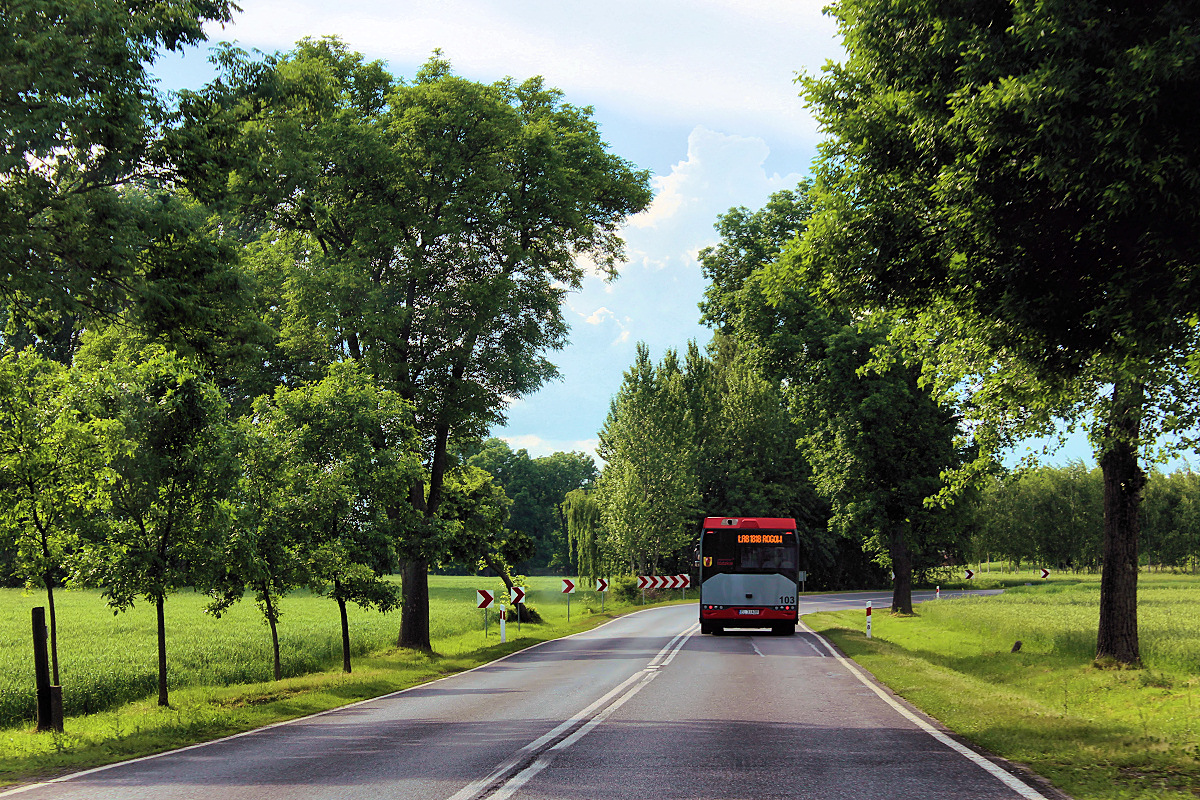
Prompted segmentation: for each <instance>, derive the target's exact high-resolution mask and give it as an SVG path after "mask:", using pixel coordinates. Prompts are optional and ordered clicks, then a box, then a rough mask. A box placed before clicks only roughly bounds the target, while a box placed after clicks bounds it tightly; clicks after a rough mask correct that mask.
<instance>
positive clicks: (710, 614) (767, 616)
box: [700, 605, 800, 628]
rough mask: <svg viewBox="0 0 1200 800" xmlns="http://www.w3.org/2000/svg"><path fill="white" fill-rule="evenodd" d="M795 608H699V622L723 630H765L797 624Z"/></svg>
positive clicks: (797, 615) (798, 617) (797, 618)
mask: <svg viewBox="0 0 1200 800" xmlns="http://www.w3.org/2000/svg"><path fill="white" fill-rule="evenodd" d="M799 620H800V616H799V612H798V611H797V609H796V607H795V606H792V607H791V608H771V607H767V606H726V607H725V608H713V609H709V608H705V607H704V606H703V605H701V606H700V621H701V622H712V623H718V624H720V626H721V627H723V628H766V627H769V626H771V625H772V624H774V623H777V622H791V623H793V624H794V623H796V622H799Z"/></svg>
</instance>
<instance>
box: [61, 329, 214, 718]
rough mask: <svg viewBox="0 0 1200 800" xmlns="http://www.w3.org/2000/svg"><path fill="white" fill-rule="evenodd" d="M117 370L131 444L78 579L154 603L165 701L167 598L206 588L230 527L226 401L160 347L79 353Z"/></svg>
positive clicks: (116, 604) (84, 362) (123, 605)
mask: <svg viewBox="0 0 1200 800" xmlns="http://www.w3.org/2000/svg"><path fill="white" fill-rule="evenodd" d="M77 361H79V362H80V365H81V366H82V367H83V368H85V369H87V370H89V371H91V372H93V373H96V374H97V375H101V374H105V373H107V374H110V375H112V376H113V378H114V379H113V380H112V381H111V384H110V385H111V386H112V387H113V391H112V393H111V395H110V397H109V402H111V404H112V406H111V411H110V413H112V414H114V415H115V418H116V419H117V420H118V421H119V422H120V423H121V425H122V426H123V428H124V438H125V440H126V441H127V442H128V446H127V447H125V448H123V449H122V450H121V452H119V453H118V454H117V456H116V458H114V459H113V461H112V462H111V467H112V469H113V472H114V473H115V474H114V478H113V481H112V484H111V487H110V492H109V502H110V506H109V514H108V516H109V524H108V525H106V526H104V527H103V528H102V529H101V530H100V531H98V532H96V534H95V535H94V536H93V538H92V539H91V540H90V541H89V542H87V543H86V544H85V550H86V553H85V557H84V558H82V559H81V562H80V568H81V575H80V577H81V578H82V579H83V581H84V582H86V583H90V584H93V585H99V586H100V587H101V588H102V589H103V592H104V597H105V599H106V600H107V602H108V604H109V605H110V606H111V607H112V608H114V609H116V610H118V611H122V610H126V609H128V608H130V607H132V606H133V604H134V603H135V602H136V601H137V600H138V599H139V598H142V599H145V600H146V601H147V602H149V603H152V604H154V607H155V612H156V614H157V621H158V622H157V630H158V704H159V705H160V706H165V705H168V693H167V632H166V620H165V617H164V607H165V604H166V599H167V596H168V595H169V594H170V593H172V592H174V591H176V590H178V589H180V588H182V587H184V586H194V585H197V584H200V585H203V583H204V581H205V580H206V576H205V572H206V571H207V570H208V569H210V568H211V566H212V565H213V564H214V563H215V562H216V560H217V557H218V556H219V553H220V541H221V538H222V535H223V532H224V530H225V528H226V526H227V524H228V521H229V516H230V511H229V507H228V503H227V499H226V498H227V497H228V494H229V491H230V489H231V487H232V484H233V481H234V478H235V476H236V461H235V457H234V456H235V452H234V447H233V446H232V442H231V436H230V433H231V428H230V424H229V421H228V417H227V413H228V404H227V403H226V402H225V400H224V398H222V397H221V394H220V392H219V391H218V390H217V387H216V386H215V385H213V383H212V382H211V381H208V380H205V378H204V376H203V375H202V374H200V373H199V372H198V371H197V370H196V369H195V367H194V365H193V364H191V363H189V362H187V361H185V360H183V359H181V358H179V357H178V356H176V355H175V354H174V353H172V352H170V351H166V350H163V349H161V348H158V347H154V346H147V347H145V348H144V349H141V350H135V349H133V348H131V347H128V346H123V345H118V344H116V343H115V342H113V341H112V340H111V339H108V340H105V339H104V338H102V337H97V339H96V340H95V341H93V342H92V343H91V346H90V347H89V344H88V343H85V345H84V349H83V350H82V351H81V352H80V355H79V357H78V359H77Z"/></svg>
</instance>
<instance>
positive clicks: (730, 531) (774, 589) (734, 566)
mask: <svg viewBox="0 0 1200 800" xmlns="http://www.w3.org/2000/svg"><path fill="white" fill-rule="evenodd" d="M699 555H700V581H699V582H700V632H701V633H720V632H721V631H723V630H724V629H725V628H771V629H772V630H773V631H774V632H775V633H778V634H783V635H791V634H793V633H795V632H796V623H797V622H798V621H799V611H798V608H799V606H798V599H799V598H798V595H799V591H798V590H799V583H798V580H797V579H798V578H799V571H800V560H799V557H800V548H799V543H798V541H797V539H796V520H794V519H785V518H778V517H708V518H706V519H705V520H704V527H703V528H702V529H701V531H700V553H699Z"/></svg>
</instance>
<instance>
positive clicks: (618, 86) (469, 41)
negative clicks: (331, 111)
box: [211, 0, 840, 140]
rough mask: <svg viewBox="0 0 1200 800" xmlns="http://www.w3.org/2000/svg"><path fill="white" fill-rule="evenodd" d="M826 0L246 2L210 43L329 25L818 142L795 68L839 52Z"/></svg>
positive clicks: (358, 41) (281, 38)
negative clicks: (795, 79) (801, 97)
mask: <svg viewBox="0 0 1200 800" xmlns="http://www.w3.org/2000/svg"><path fill="white" fill-rule="evenodd" d="M825 2H826V0H736V1H735V0H699V1H698V0H655V2H650V3H647V2H645V0H608V1H607V2H604V3H563V2H561V0H508V1H507V2H504V3H496V2H494V0H393V1H392V2H382V0H341V2H338V3H327V2H324V0H257V1H256V2H253V3H245V4H244V9H245V10H244V11H243V13H241V14H238V15H237V16H236V17H235V22H234V24H233V25H232V26H230V27H229V28H228V29H226V30H221V29H219V28H214V29H213V30H212V32H211V33H212V38H213V39H214V40H218V39H230V38H236V39H239V40H241V41H242V42H243V43H244V44H246V45H249V46H254V47H258V48H261V49H265V50H276V49H288V48H290V47H291V46H292V44H293V43H294V42H295V41H296V40H298V39H300V38H302V37H304V36H319V35H325V34H336V35H339V36H341V37H343V38H344V39H345V40H346V41H347V42H348V43H349V44H350V46H351V47H353V48H355V49H356V50H361V51H363V52H365V53H367V54H368V55H369V56H370V57H375V58H384V59H387V60H389V61H391V62H393V64H394V66H393V69H395V70H397V71H399V70H400V68H401V67H402V66H403V67H404V68H405V69H406V70H407V69H408V68H409V67H408V65H413V64H419V63H421V62H423V61H424V60H425V59H426V58H428V56H429V54H430V53H431V52H432V51H433V50H434V48H441V49H442V50H443V51H444V53H445V56H446V57H447V58H449V59H450V60H451V61H452V62H453V63H454V65H455V68H456V70H458V71H459V72H461V73H463V74H466V75H468V76H469V77H475V78H485V79H495V78H499V77H501V76H503V75H512V76H514V77H515V78H517V79H522V78H525V77H529V76H531V75H543V76H545V77H546V79H547V81H548V82H549V83H550V84H551V85H554V86H557V87H559V88H561V89H563V90H564V91H566V92H567V96H568V97H570V98H576V102H579V99H578V98H579V97H582V98H583V100H582V102H586V103H593V104H597V105H606V106H610V107H619V108H625V109H627V110H628V111H629V113H630V114H631V115H632V116H641V117H650V118H656V119H660V120H669V121H672V122H674V123H680V122H683V123H694V122H695V121H697V120H708V121H709V122H710V124H714V125H722V126H723V127H725V128H727V129H729V128H731V127H732V126H734V125H738V124H740V122H739V121H742V120H753V121H755V122H757V123H765V124H767V125H768V126H769V128H770V130H772V131H773V132H774V133H777V134H780V135H788V136H793V137H795V136H801V137H803V138H805V139H808V140H813V139H815V137H816V126H815V123H814V122H813V120H812V118H811V117H810V116H809V115H808V114H807V112H806V111H805V110H804V109H803V107H802V104H801V102H800V100H799V99H798V97H797V88H796V86H795V84H794V83H793V76H794V74H795V72H796V71H797V70H808V71H816V70H817V69H819V68H820V66H821V65H822V64H823V63H824V62H825V61H826V60H827V59H830V58H835V57H837V56H838V54H839V52H840V48H839V47H838V45H837V41H836V25H835V23H834V21H833V20H832V19H830V18H829V17H827V16H824V15H823V14H822V13H821V12H822V7H823V6H824V5H825Z"/></svg>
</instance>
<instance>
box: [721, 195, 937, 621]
mask: <svg viewBox="0 0 1200 800" xmlns="http://www.w3.org/2000/svg"><path fill="white" fill-rule="evenodd" d="M810 193H811V187H810V186H809V185H807V184H801V185H800V186H799V187H798V189H797V191H796V192H780V193H777V194H776V195H774V196H772V198H771V201H770V202H769V203H768V205H767V207H766V208H765V209H764V210H762V211H759V212H755V213H750V212H747V211H746V210H745V209H733V210H731V211H730V212H729V213H728V214H727V215H725V216H724V217H722V219H721V221H720V222H719V223H718V226H717V227H718V229H719V230H720V231H722V233H723V235H724V237H725V238H724V239H723V241H722V242H721V244H719V245H718V246H717V247H713V248H708V249H706V250H705V251H703V252H702V254H701V263H702V264H703V266H704V270H705V275H706V276H707V277H709V279H710V280H711V281H712V283H711V285H710V286H709V288H708V290H707V291H706V299H705V319H706V321H708V322H709V323H710V324H713V325H719V326H721V328H722V330H724V331H725V332H726V334H727V335H729V336H730V337H732V338H733V339H735V340H736V341H738V342H739V343H741V345H742V346H743V347H744V348H745V349H746V350H747V355H748V356H749V357H750V358H751V359H753V363H754V364H755V365H756V366H758V368H759V369H760V370H761V371H762V372H763V373H764V374H765V375H767V376H768V377H769V378H770V379H772V380H773V381H775V382H776V385H779V386H780V387H781V389H780V391H781V393H782V394H783V395H784V396H786V397H788V398H789V401H790V406H791V412H792V416H793V422H794V424H795V432H796V440H795V441H797V442H798V444H799V447H800V450H801V452H802V454H803V456H804V458H805V460H806V461H807V462H808V463H809V464H810V465H811V470H812V472H811V480H812V482H813V484H814V485H815V486H816V488H817V491H818V492H819V493H820V494H821V495H822V496H823V497H824V498H826V499H827V500H828V501H829V502H830V503H831V506H832V516H831V518H830V520H829V525H830V528H831V529H833V530H835V531H838V532H839V533H841V534H842V535H843V536H846V537H849V538H852V539H855V540H858V541H862V542H863V544H864V546H865V548H866V549H867V551H868V552H870V553H873V554H877V555H876V557H877V558H878V559H879V560H880V562H881V565H882V564H886V565H888V566H890V567H891V569H892V572H893V573H894V583H893V598H892V609H893V611H897V612H900V613H912V588H911V579H912V574H913V571H914V567H916V568H917V569H918V570H921V569H923V568H926V567H929V566H933V565H936V564H940V563H941V562H942V561H943V560H944V559H945V558H946V557H947V555H951V554H953V553H954V552H955V551H956V550H957V549H958V547H957V532H956V531H955V527H956V524H955V522H954V521H953V520H952V518H951V517H952V515H951V514H950V513H948V512H945V511H944V510H941V509H939V510H938V511H933V510H927V509H926V508H925V501H926V499H927V498H930V497H932V496H934V495H937V494H938V493H939V491H940V490H941V489H942V488H943V485H942V482H941V478H940V476H941V473H942V471H944V470H946V469H950V468H953V467H954V466H956V465H957V462H958V461H959V460H960V455H959V454H958V453H956V452H955V438H956V434H957V425H956V423H957V418H956V416H955V414H954V413H953V411H952V410H951V409H950V408H948V407H946V406H944V405H940V404H938V403H937V402H936V401H934V400H933V399H932V398H931V397H930V396H929V393H928V392H927V391H926V390H925V389H923V388H922V387H921V386H920V385H919V377H920V372H919V369H915V368H912V367H909V366H907V365H904V364H900V363H893V364H874V365H873V364H872V363H871V362H872V353H873V351H874V349H875V348H876V347H878V346H879V345H881V344H883V343H884V342H885V341H886V338H887V331H888V329H887V327H880V323H878V322H875V321H872V320H870V319H858V320H855V319H853V318H851V317H850V316H849V315H847V314H844V313H839V312H837V311H835V310H832V309H829V308H826V307H823V306H822V305H821V304H819V303H817V302H815V301H814V300H813V298H812V297H811V296H810V293H809V291H808V290H807V289H806V287H804V286H803V285H800V286H796V285H794V284H793V283H790V282H789V281H788V280H787V279H788V278H790V276H791V274H792V272H793V271H794V270H793V267H792V266H791V262H792V260H793V259H794V258H796V257H797V254H798V253H799V250H798V248H797V246H796V242H797V238H798V237H799V236H800V235H801V234H802V233H803V231H804V230H805V229H806V228H807V225H808V220H809V215H810V212H811V208H812V205H811V198H810ZM781 275H782V276H783V279H781V277H780V276H781ZM885 322H886V321H885Z"/></svg>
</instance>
